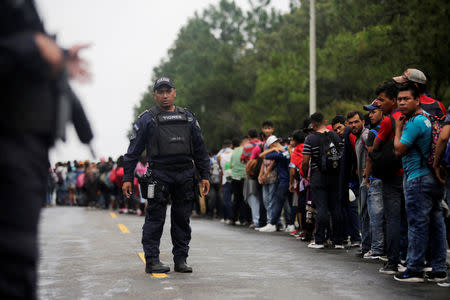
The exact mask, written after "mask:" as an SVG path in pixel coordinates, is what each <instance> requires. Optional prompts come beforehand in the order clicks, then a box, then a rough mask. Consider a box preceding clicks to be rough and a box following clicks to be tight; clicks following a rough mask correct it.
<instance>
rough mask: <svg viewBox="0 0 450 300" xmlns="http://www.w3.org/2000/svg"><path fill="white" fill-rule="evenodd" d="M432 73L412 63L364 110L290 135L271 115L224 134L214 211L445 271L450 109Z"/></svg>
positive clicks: (215, 169)
mask: <svg viewBox="0 0 450 300" xmlns="http://www.w3.org/2000/svg"><path fill="white" fill-rule="evenodd" d="M426 80H427V79H426V76H425V75H424V73H423V72H421V71H420V70H417V69H407V70H406V71H405V72H404V73H403V74H402V75H401V76H397V77H394V78H392V79H391V80H389V81H386V82H384V83H382V84H380V85H379V86H378V87H377V88H376V90H375V95H374V96H375V97H376V98H375V99H374V100H373V101H372V102H371V103H369V104H367V105H364V106H363V107H361V110H353V111H349V112H348V113H347V114H346V115H345V116H342V115H338V116H336V117H335V118H333V119H332V121H331V122H330V123H329V124H328V122H327V121H326V120H325V118H324V116H323V114H321V113H320V112H316V113H314V114H312V115H311V116H310V117H308V118H307V119H306V120H304V122H303V127H302V128H300V129H297V130H294V131H293V132H292V134H291V136H290V137H288V138H280V137H276V136H275V135H274V133H275V132H276V128H274V123H273V122H271V121H264V122H263V123H262V128H261V132H259V131H258V130H256V129H250V130H248V135H247V136H245V137H242V138H233V139H232V140H225V141H224V142H223V147H222V149H221V150H220V151H218V153H215V154H211V192H210V195H209V196H208V197H207V201H206V203H207V214H208V215H209V216H216V217H218V218H220V219H221V221H222V222H224V223H226V224H229V225H241V226H248V227H250V228H254V229H255V230H257V231H259V232H261V233H265V232H275V231H286V232H288V233H289V234H290V235H291V236H294V237H296V238H297V239H299V240H302V241H305V242H308V247H309V248H313V249H323V248H325V247H332V248H336V249H344V248H345V247H355V248H356V247H357V248H358V249H359V251H358V255H359V256H360V257H361V258H362V259H367V260H380V261H381V262H382V263H383V265H382V266H381V268H380V269H379V272H380V273H384V274H391V275H395V276H394V278H395V279H396V280H398V281H402V282H424V281H431V282H444V281H446V280H447V267H448V264H447V263H446V257H447V243H449V245H450V238H449V235H448V233H449V232H450V231H449V230H448V229H449V228H448V226H449V218H448V203H447V199H448V197H445V196H446V194H447V193H449V192H450V189H449V188H447V189H446V192H445V187H446V186H447V187H449V186H450V185H449V184H450V181H448V180H447V179H446V177H445V173H446V169H448V164H449V163H450V160H449V158H450V151H449V150H447V151H446V150H445V149H446V145H447V142H448V138H449V136H450V116H449V115H447V112H446V110H445V107H444V106H443V105H442V103H441V102H439V101H437V100H435V99H433V98H431V97H430V96H429V95H428V94H426ZM363 111H364V112H365V113H363ZM447 148H450V147H447ZM445 222H446V224H445ZM446 225H447V230H446ZM446 232H447V233H446ZM441 285H447V286H448V283H441Z"/></svg>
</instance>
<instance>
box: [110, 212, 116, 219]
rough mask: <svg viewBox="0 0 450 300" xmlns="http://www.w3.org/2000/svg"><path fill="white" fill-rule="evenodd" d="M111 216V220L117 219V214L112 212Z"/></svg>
mask: <svg viewBox="0 0 450 300" xmlns="http://www.w3.org/2000/svg"><path fill="white" fill-rule="evenodd" d="M109 215H110V216H111V218H113V219H115V218H117V215H116V214H115V213H113V212H112V213H110V214H109Z"/></svg>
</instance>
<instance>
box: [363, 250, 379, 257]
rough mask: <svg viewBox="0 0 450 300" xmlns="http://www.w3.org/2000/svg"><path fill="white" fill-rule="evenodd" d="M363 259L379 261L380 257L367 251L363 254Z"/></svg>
mask: <svg viewBox="0 0 450 300" xmlns="http://www.w3.org/2000/svg"><path fill="white" fill-rule="evenodd" d="M363 258H364V259H379V258H380V255H379V254H375V253H373V252H372V250H369V251H367V252H366V253H364V255H363Z"/></svg>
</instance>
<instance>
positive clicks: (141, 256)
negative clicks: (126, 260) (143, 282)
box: [138, 252, 167, 278]
mask: <svg viewBox="0 0 450 300" xmlns="http://www.w3.org/2000/svg"><path fill="white" fill-rule="evenodd" d="M138 255H139V257H140V258H141V260H142V261H143V262H144V264H145V255H144V252H138ZM152 275H153V277H155V278H167V274H166V273H152Z"/></svg>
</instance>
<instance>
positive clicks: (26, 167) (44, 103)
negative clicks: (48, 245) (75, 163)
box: [0, 0, 56, 299]
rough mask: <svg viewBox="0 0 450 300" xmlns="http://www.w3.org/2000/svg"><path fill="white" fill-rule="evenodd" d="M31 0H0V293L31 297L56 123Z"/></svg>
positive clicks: (39, 25)
mask: <svg viewBox="0 0 450 300" xmlns="http://www.w3.org/2000/svg"><path fill="white" fill-rule="evenodd" d="M37 32H40V33H44V27H43V25H42V23H41V21H40V19H39V17H38V14H37V12H36V9H35V6H34V1H32V0H22V1H14V0H5V1H0V93H1V98H0V101H1V105H2V108H1V109H0V173H1V180H0V190H1V193H2V194H1V198H0V199H1V205H0V207H1V210H0V224H1V226H0V298H2V299H12V298H14V299H19V298H20V299H35V298H37V296H36V281H37V280H36V278H37V276H36V272H37V271H36V269H37V264H38V263H37V262H38V239H37V229H38V221H39V212H40V207H41V205H42V202H43V200H44V199H45V195H46V187H47V175H48V168H49V166H50V165H49V162H48V149H49V147H50V145H51V144H52V143H53V139H54V135H55V127H56V108H55V107H56V97H55V94H54V89H53V85H52V81H51V80H50V79H49V76H48V74H49V72H50V68H49V65H48V64H47V63H46V62H45V61H44V59H43V58H42V57H41V54H40V52H39V49H38V48H37V46H36V44H35V41H34V34H35V33H37Z"/></svg>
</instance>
